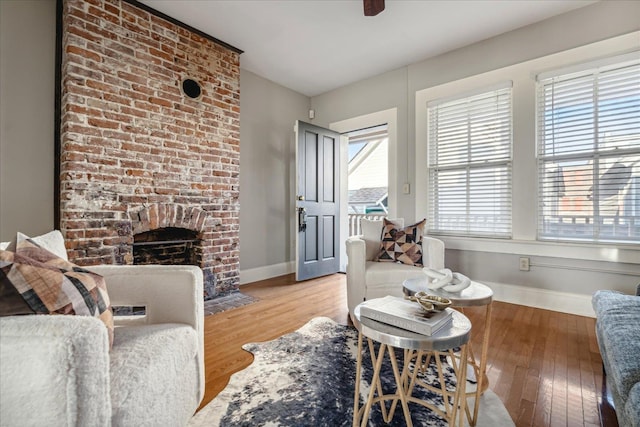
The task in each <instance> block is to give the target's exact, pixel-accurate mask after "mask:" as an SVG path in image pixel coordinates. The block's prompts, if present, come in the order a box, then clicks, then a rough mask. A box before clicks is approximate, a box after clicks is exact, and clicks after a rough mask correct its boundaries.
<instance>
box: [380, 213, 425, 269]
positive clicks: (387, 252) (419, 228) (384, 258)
mask: <svg viewBox="0 0 640 427" xmlns="http://www.w3.org/2000/svg"><path fill="white" fill-rule="evenodd" d="M426 222H427V220H426V219H423V220H422V221H420V222H418V223H416V224H413V225H409V226H407V227H404V228H396V225H395V224H394V223H393V222H391V221H389V220H387V219H386V218H384V222H383V227H382V238H381V241H380V252H379V253H378V255H377V256H376V257H375V258H374V261H380V262H401V263H402V264H407V265H415V266H417V267H422V266H423V265H422V234H423V232H424V226H425V224H426Z"/></svg>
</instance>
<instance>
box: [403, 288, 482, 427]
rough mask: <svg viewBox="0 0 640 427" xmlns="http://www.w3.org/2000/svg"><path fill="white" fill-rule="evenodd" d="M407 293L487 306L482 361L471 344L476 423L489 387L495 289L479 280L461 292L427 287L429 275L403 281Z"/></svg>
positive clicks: (473, 421)
mask: <svg viewBox="0 0 640 427" xmlns="http://www.w3.org/2000/svg"><path fill="white" fill-rule="evenodd" d="M402 287H403V291H404V293H405V295H413V294H415V293H416V292H419V291H424V292H426V293H428V294H429V295H437V296H440V297H444V298H448V299H450V300H451V305H452V306H454V307H460V308H462V309H463V310H464V307H479V306H484V307H485V317H484V332H483V336H482V350H481V354H480V363H478V360H477V359H476V357H475V355H474V353H473V348H472V346H471V345H469V351H468V353H469V360H470V362H471V365H472V367H473V370H474V373H475V376H476V381H477V386H476V390H475V392H472V393H470V395H472V396H473V397H475V399H474V404H473V413H471V414H469V415H470V419H469V424H470V425H472V426H475V425H476V422H477V421H478V410H479V407H480V396H481V395H482V393H484V391H485V390H486V389H487V388H489V379H488V378H487V349H488V347H489V333H490V331H491V306H492V302H493V291H492V290H491V288H490V287H488V286H487V285H485V284H482V283H479V282H474V281H472V282H471V285H470V286H469V287H468V288H466V289H463V290H462V291H461V292H447V291H444V290H442V289H429V288H428V287H427V277H426V276H422V277H415V278H412V279H407V280H405V281H404V282H403V283H402Z"/></svg>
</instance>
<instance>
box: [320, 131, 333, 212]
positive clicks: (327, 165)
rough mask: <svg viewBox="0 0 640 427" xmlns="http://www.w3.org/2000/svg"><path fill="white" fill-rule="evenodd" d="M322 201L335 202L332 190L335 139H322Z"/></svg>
mask: <svg viewBox="0 0 640 427" xmlns="http://www.w3.org/2000/svg"><path fill="white" fill-rule="evenodd" d="M322 148H323V176H324V182H323V190H324V194H323V201H325V202H334V201H335V196H334V194H335V188H334V184H335V183H334V176H335V168H336V164H335V151H336V148H337V147H336V140H335V138H329V137H327V136H325V137H324V141H323V147H322Z"/></svg>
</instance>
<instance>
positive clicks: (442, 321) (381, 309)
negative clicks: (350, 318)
mask: <svg viewBox="0 0 640 427" xmlns="http://www.w3.org/2000/svg"><path fill="white" fill-rule="evenodd" d="M452 312H453V309H451V308H446V309H444V310H443V311H438V312H434V313H426V312H425V311H424V310H422V308H420V306H419V305H418V304H416V303H415V302H412V301H407V300H405V299H403V298H399V297H393V296H386V297H384V298H376V299H372V300H369V301H366V302H364V303H363V304H362V305H361V306H360V315H361V316H362V317H367V318H369V319H373V320H376V321H378V322H382V323H386V324H388V325H391V326H395V327H398V328H401V329H406V330H407V331H411V332H416V333H418V334H422V335H433V334H435V333H436V332H437V331H438V330H439V329H441V328H442V327H444V326H445V325H447V324H448V323H449V322H450V321H451V318H452V315H451V313H452Z"/></svg>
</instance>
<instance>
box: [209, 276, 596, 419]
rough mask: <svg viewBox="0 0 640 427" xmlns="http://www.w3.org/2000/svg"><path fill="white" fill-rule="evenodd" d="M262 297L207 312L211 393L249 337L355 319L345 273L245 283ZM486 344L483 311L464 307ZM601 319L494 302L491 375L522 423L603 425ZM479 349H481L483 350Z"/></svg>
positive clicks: (235, 367) (238, 361)
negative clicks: (314, 321) (320, 319)
mask: <svg viewBox="0 0 640 427" xmlns="http://www.w3.org/2000/svg"><path fill="white" fill-rule="evenodd" d="M241 291H242V292H243V293H244V294H247V295H252V296H255V297H257V298H259V299H260V300H259V301H258V302H256V303H253V304H250V305H247V306H243V307H239V308H236V309H233V310H229V311H225V312H222V313H218V314H214V315H211V316H207V317H206V318H205V365H206V393H205V398H204V400H203V403H202V406H204V405H206V404H207V403H208V402H209V401H211V399H213V398H214V397H215V396H216V395H217V394H218V393H219V392H220V391H221V390H222V389H224V387H225V386H226V385H227V383H228V381H229V377H230V376H231V374H233V373H234V372H237V371H239V370H241V369H243V368H245V367H247V366H248V365H249V364H250V363H251V362H252V360H253V356H252V355H251V354H250V353H248V352H246V351H244V350H242V348H241V346H242V345H243V344H245V343H248V342H259V341H268V340H272V339H274V338H277V337H279V336H281V335H283V334H286V333H288V332H292V331H294V330H296V329H298V328H299V327H301V326H302V325H304V324H305V323H306V322H307V321H309V320H310V319H311V318H313V317H316V316H326V317H330V318H332V319H333V320H335V321H336V322H338V323H342V324H347V323H348V322H349V319H348V313H347V301H346V278H345V276H344V275H342V274H336V275H331V276H326V277H322V278H319V279H314V280H309V281H306V282H300V283H296V282H295V280H294V278H293V275H287V276H282V277H277V278H273V279H269V280H265V281H261V282H256V283H252V284H248V285H244V286H242V287H241ZM465 314H466V315H467V316H468V317H469V318H470V319H471V321H472V323H473V325H474V333H473V334H472V342H473V345H474V348H477V349H480V345H481V337H482V327H483V324H484V322H483V316H484V310H483V309H482V308H480V309H475V308H471V309H466V310H465ZM594 327H595V319H592V318H588V317H582V316H574V315H570V314H564V313H558V312H554V311H547V310H541V309H537V308H531V307H525V306H520V305H514V304H507V303H502V302H494V304H493V315H492V328H491V335H490V341H489V352H488V364H487V375H488V377H489V387H490V388H491V389H492V390H493V391H494V392H495V393H496V394H497V395H498V396H499V397H500V399H501V400H502V401H503V402H504V404H505V406H506V408H507V410H508V411H509V414H511V417H512V418H513V420H514V421H515V423H516V425H517V426H595V425H600V416H599V412H598V403H599V399H600V385H601V382H602V361H601V358H600V354H599V351H598V346H597V343H596V337H595V330H594ZM477 353H479V350H478V351H477Z"/></svg>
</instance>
